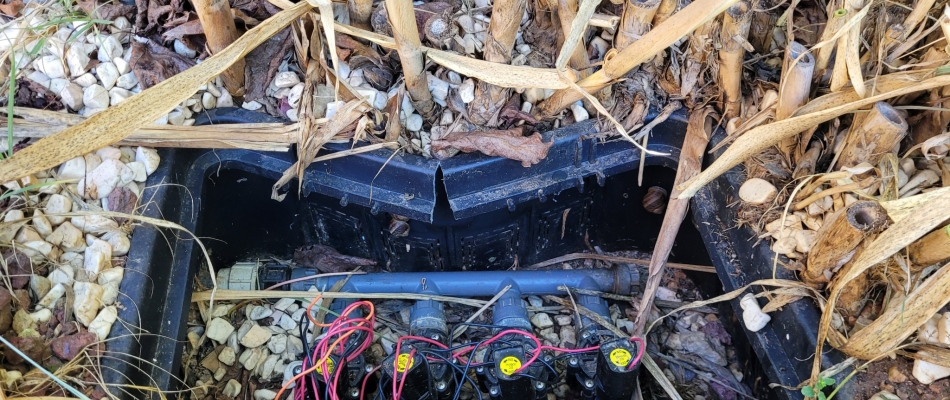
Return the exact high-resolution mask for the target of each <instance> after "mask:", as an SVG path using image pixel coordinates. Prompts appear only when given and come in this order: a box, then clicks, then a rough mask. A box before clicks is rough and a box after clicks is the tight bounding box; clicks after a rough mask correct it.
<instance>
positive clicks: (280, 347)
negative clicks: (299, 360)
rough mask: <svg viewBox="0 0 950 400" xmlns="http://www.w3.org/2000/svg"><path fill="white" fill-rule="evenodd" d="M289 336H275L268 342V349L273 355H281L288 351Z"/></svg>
mask: <svg viewBox="0 0 950 400" xmlns="http://www.w3.org/2000/svg"><path fill="white" fill-rule="evenodd" d="M287 340H288V339H287V335H274V336H272V337H271V338H270V340H268V341H267V349H268V350H270V352H271V353H274V354H280V353H283V352H284V351H285V350H287Z"/></svg>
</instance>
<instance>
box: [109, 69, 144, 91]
mask: <svg viewBox="0 0 950 400" xmlns="http://www.w3.org/2000/svg"><path fill="white" fill-rule="evenodd" d="M138 84H139V81H138V79H136V78H135V74H133V73H131V72H129V73H127V74H123V75H121V76H119V79H117V80H116V81H115V85H116V87H120V88H122V89H125V90H131V89H132V88H133V87H135V85H138Z"/></svg>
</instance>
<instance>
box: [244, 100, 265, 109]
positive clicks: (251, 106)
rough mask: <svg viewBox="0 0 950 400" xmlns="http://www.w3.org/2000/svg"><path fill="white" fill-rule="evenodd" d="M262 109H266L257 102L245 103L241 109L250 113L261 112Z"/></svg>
mask: <svg viewBox="0 0 950 400" xmlns="http://www.w3.org/2000/svg"><path fill="white" fill-rule="evenodd" d="M261 107H264V105H263V104H261V103H258V102H256V101H245V102H244V103H243V104H241V108H243V109H245V110H248V111H257V110H260V109H261Z"/></svg>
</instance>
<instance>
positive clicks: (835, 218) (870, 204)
mask: <svg viewBox="0 0 950 400" xmlns="http://www.w3.org/2000/svg"><path fill="white" fill-rule="evenodd" d="M887 222H888V221H887V211H886V210H884V208H883V207H881V206H880V205H879V204H878V203H877V202H874V201H859V202H856V203H854V204H852V205H851V206H850V207H848V208H845V209H841V210H839V211H838V212H836V213H834V214H832V215H831V216H830V217H828V219H827V220H826V221H825V223H824V224H823V225H822V226H821V229H819V230H818V234H817V235H816V236H815V245H814V246H812V248H811V252H809V253H808V263H807V264H806V266H805V271H804V273H803V274H802V277H803V278H805V281H806V282H809V283H813V284H815V283H826V282H828V281H829V279H828V276H826V275H825V274H826V273H827V272H829V271H832V270H835V269H837V268H840V267H841V266H843V265H844V264H845V263H847V262H848V261H850V260H851V259H852V257H853V256H854V250H855V248H857V246H858V245H859V244H861V241H863V240H864V239H865V238H866V237H867V236H868V235H870V234H873V233H877V232H880V231H881V230H882V229H884V227H885V226H887Z"/></svg>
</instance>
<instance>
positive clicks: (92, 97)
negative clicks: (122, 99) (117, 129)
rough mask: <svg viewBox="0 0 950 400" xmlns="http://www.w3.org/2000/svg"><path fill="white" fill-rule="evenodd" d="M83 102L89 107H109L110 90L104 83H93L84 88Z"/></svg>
mask: <svg viewBox="0 0 950 400" xmlns="http://www.w3.org/2000/svg"><path fill="white" fill-rule="evenodd" d="M82 102H83V104H85V105H86V107H87V108H100V109H101V108H106V107H109V91H108V90H106V88H104V87H102V85H91V86H89V87H87V88H85V89H83V92H82Z"/></svg>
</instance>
